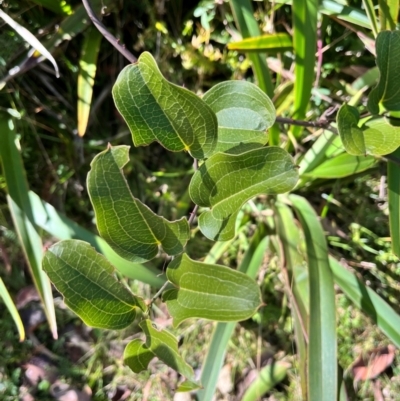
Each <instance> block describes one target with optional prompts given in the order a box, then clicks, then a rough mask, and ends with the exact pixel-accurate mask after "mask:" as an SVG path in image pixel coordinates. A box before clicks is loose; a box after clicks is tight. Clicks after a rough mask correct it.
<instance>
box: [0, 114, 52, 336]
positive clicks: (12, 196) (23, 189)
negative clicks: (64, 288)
mask: <svg viewBox="0 0 400 401" xmlns="http://www.w3.org/2000/svg"><path fill="white" fill-rule="evenodd" d="M0 132H1V135H2V140H1V146H0V157H1V162H2V168H3V175H4V178H5V182H6V185H7V191H8V195H7V202H8V206H9V209H10V213H11V217H12V219H13V223H14V226H15V229H16V231H17V234H18V237H19V241H20V244H21V247H22V250H23V252H24V256H25V260H26V262H27V265H28V267H29V271H30V274H31V276H32V279H33V282H34V284H35V287H36V290H37V292H38V294H39V297H40V299H41V301H42V303H43V307H44V308H43V309H44V312H45V314H46V318H47V320H48V322H49V325H50V330H51V332H52V335H53V337H54V338H57V322H56V315H55V309H54V302H53V294H52V290H51V285H50V281H49V279H48V277H47V276H46V274H45V273H44V272H43V270H42V269H41V261H42V257H43V244H42V240H41V238H40V235H39V233H38V231H37V229H36V226H35V221H34V217H33V214H34V209H33V206H32V204H31V202H30V199H29V196H28V193H29V187H28V183H27V181H26V176H25V169H24V165H23V162H22V159H21V155H20V153H19V152H18V148H17V143H16V135H15V131H14V124H13V122H12V120H10V119H8V117H4V116H2V115H1V114H0Z"/></svg>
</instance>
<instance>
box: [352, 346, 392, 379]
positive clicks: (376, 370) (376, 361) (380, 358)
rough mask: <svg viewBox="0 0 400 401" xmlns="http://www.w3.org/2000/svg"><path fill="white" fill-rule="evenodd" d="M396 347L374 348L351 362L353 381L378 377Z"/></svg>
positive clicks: (387, 364) (389, 362) (386, 365)
mask: <svg viewBox="0 0 400 401" xmlns="http://www.w3.org/2000/svg"><path fill="white" fill-rule="evenodd" d="M395 350H396V348H395V347H394V346H393V345H388V346H387V347H381V348H376V349H374V350H372V351H370V352H369V353H368V354H367V355H366V356H362V355H361V356H360V357H358V358H357V360H356V361H355V362H354V363H353V365H352V367H351V370H352V372H353V375H354V382H355V383H357V382H358V381H360V380H370V379H374V378H376V377H378V376H379V375H380V374H381V373H382V372H383V371H385V370H386V369H387V368H388V367H389V366H390V365H391V364H392V363H393V359H394V356H395Z"/></svg>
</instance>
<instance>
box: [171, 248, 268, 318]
mask: <svg viewBox="0 0 400 401" xmlns="http://www.w3.org/2000/svg"><path fill="white" fill-rule="evenodd" d="M167 278H168V280H169V281H170V282H171V283H172V284H174V285H175V286H176V287H177V288H174V289H171V290H167V291H165V292H164V294H163V300H164V301H165V302H166V303H167V307H168V311H169V312H170V314H171V316H172V317H173V319H174V326H178V325H179V324H180V323H181V322H182V321H184V320H186V319H189V318H192V317H197V318H204V319H210V320H217V321H221V322H231V321H239V320H245V319H248V318H249V317H251V316H253V315H254V313H256V311H257V309H258V308H259V307H260V306H261V294H260V289H259V287H258V285H257V283H256V282H255V281H254V280H253V279H251V278H250V277H249V276H247V275H246V274H244V273H242V272H239V271H236V270H233V269H230V268H228V267H225V266H221V265H211V264H206V263H202V262H196V261H194V260H192V259H190V258H189V257H188V256H187V255H186V254H182V255H179V256H178V257H177V258H175V259H174V260H173V261H172V262H171V263H170V264H169V265H168V268H167Z"/></svg>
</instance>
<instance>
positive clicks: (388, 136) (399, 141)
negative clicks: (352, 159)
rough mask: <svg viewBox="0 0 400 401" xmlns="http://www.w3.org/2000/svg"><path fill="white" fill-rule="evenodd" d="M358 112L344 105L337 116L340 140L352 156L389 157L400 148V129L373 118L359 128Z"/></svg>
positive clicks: (386, 121) (382, 119) (380, 119)
mask: <svg viewBox="0 0 400 401" xmlns="http://www.w3.org/2000/svg"><path fill="white" fill-rule="evenodd" d="M359 118H360V117H359V113H358V110H357V109H356V108H355V107H353V106H349V105H347V104H344V105H343V106H342V107H341V108H340V110H339V112H338V115H337V124H338V130H339V135H340V138H341V139H342V142H343V146H344V147H345V149H346V151H347V152H348V153H349V154H351V155H357V156H361V155H363V156H364V155H366V154H372V155H376V156H379V155H387V154H389V153H392V152H394V151H395V150H396V149H397V148H398V147H399V146H400V127H396V126H394V125H391V124H390V123H389V121H388V120H387V119H386V118H371V119H369V120H368V121H366V122H365V123H364V124H363V125H362V127H358V122H359Z"/></svg>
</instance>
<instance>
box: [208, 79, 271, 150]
mask: <svg viewBox="0 0 400 401" xmlns="http://www.w3.org/2000/svg"><path fill="white" fill-rule="evenodd" d="M203 100H204V101H205V102H206V103H207V104H208V105H209V106H210V108H211V110H212V111H213V112H214V113H215V114H216V115H217V119H218V145H217V147H216V149H215V153H216V152H226V153H235V154H237V153H243V152H244V151H247V150H250V149H254V148H259V147H260V146H261V145H265V144H266V143H267V141H268V136H267V132H266V131H267V129H268V128H270V127H271V126H272V124H273V123H274V121H275V108H274V105H273V103H272V101H271V100H270V98H269V97H268V96H267V95H266V94H265V93H264V92H263V91H262V90H261V89H260V88H258V87H257V86H255V85H253V84H251V83H250V82H246V81H227V82H221V83H219V84H217V85H215V86H213V87H212V88H211V89H210V90H209V91H208V92H206V94H205V95H204V96H203Z"/></svg>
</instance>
